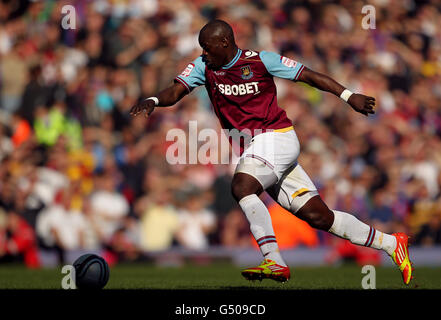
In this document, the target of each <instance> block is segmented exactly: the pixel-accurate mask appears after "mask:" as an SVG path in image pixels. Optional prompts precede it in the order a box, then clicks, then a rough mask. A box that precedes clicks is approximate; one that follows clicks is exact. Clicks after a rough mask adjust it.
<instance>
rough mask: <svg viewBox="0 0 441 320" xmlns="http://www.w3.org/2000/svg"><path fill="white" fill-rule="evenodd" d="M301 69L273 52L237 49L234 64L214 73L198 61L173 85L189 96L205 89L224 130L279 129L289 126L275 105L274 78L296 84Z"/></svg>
mask: <svg viewBox="0 0 441 320" xmlns="http://www.w3.org/2000/svg"><path fill="white" fill-rule="evenodd" d="M303 68H304V66H303V65H302V64H301V63H300V62H297V61H294V60H292V59H289V58H287V57H284V56H281V55H279V54H277V53H274V52H267V51H261V52H256V51H251V50H241V49H238V50H237V53H236V56H235V57H234V58H233V60H231V62H230V63H228V64H227V65H225V66H223V67H222V68H221V69H219V70H216V71H214V70H210V69H208V68H207V67H206V66H205V63H204V62H203V61H202V57H201V56H200V57H198V58H197V59H195V60H194V61H193V62H192V63H190V64H189V65H188V66H187V68H186V69H185V70H184V71H183V72H182V73H181V74H180V75H179V76H177V77H176V78H175V81H176V82H179V83H181V84H182V85H184V86H185V87H186V88H187V90H188V91H189V92H191V91H192V90H193V89H194V88H196V87H197V86H200V85H205V87H206V88H207V92H208V95H209V97H210V100H211V103H212V104H213V109H214V111H215V113H216V115H217V116H218V118H219V120H220V122H221V125H222V127H223V128H224V129H238V130H244V129H249V130H252V131H253V130H259V129H264V130H267V129H282V128H285V127H289V126H291V125H292V123H291V121H290V120H289V119H288V118H287V116H286V113H285V111H284V110H283V109H281V108H280V107H279V106H278V104H277V91H276V86H275V84H274V80H273V77H279V78H283V79H288V80H293V81H296V80H297V79H298V78H299V76H300V74H301V72H302V70H303Z"/></svg>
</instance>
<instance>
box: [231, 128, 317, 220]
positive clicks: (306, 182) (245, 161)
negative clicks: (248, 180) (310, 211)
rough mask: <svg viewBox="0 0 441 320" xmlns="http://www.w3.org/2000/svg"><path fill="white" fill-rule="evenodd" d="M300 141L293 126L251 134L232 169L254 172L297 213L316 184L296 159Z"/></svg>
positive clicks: (313, 190) (314, 189)
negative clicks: (248, 141) (235, 165)
mask: <svg viewBox="0 0 441 320" xmlns="http://www.w3.org/2000/svg"><path fill="white" fill-rule="evenodd" d="M299 154H300V143H299V140H298V138H297V135H296V133H295V131H294V129H293V128H292V127H289V128H286V129H279V130H274V131H272V132H265V133H261V134H258V135H256V136H254V137H253V138H252V139H251V141H250V143H249V144H248V146H246V148H245V150H244V152H243V153H242V155H241V157H240V159H239V163H238V165H237V167H236V171H235V173H238V172H242V173H246V174H249V175H251V176H253V177H254V178H255V179H256V180H257V181H259V182H260V184H261V185H262V188H263V189H264V190H266V191H267V192H268V194H269V195H270V196H271V197H272V198H273V199H274V200H275V201H276V202H277V203H279V204H280V205H281V206H282V207H283V208H285V209H286V210H288V211H290V212H292V213H296V212H297V211H298V210H299V209H300V208H301V207H302V206H303V205H304V204H305V203H306V202H307V201H308V200H309V199H311V198H312V197H313V196H316V195H318V192H317V188H316V187H315V185H314V183H313V182H312V181H311V179H310V178H309V176H308V175H307V174H306V172H305V171H304V170H303V168H302V167H301V166H300V164H298V163H297V158H298V156H299Z"/></svg>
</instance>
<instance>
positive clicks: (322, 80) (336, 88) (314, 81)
mask: <svg viewBox="0 0 441 320" xmlns="http://www.w3.org/2000/svg"><path fill="white" fill-rule="evenodd" d="M296 81H302V82H304V83H307V84H309V85H310V86H312V87H314V88H317V89H320V90H323V91H327V92H330V93H333V94H335V95H336V96H337V97H341V94H342V93H343V91H345V90H346V88H345V87H343V86H342V85H341V84H339V83H338V82H337V81H335V80H334V79H332V78H331V77H329V76H327V75H324V74H321V73H319V72H315V71H313V70H311V69H308V68H307V67H304V68H303V70H302V71H301V73H300V75H299V76H298V78H297V79H296ZM347 92H348V91H346V92H345V93H344V95H345V94H346V93H347ZM348 93H349V94H350V96H349V99H347V103H348V104H349V105H350V106H351V107H352V108H353V109H354V110H355V111H357V112H360V113H362V114H364V115H365V116H367V115H368V114H369V113H371V114H373V113H375V110H374V107H375V98H373V97H369V96H365V95H363V94H359V93H352V94H351V93H350V92H348ZM344 95H343V97H344ZM343 97H342V98H343Z"/></svg>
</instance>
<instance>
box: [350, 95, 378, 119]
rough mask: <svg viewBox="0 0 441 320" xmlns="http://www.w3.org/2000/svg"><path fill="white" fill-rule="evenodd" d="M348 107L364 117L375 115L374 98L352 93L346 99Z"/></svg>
mask: <svg viewBox="0 0 441 320" xmlns="http://www.w3.org/2000/svg"><path fill="white" fill-rule="evenodd" d="M348 103H349V105H350V106H351V107H352V108H353V109H354V110H355V111H357V112H360V113H361V114H364V115H365V116H367V115H369V114H370V113H371V114H374V113H375V98H373V97H368V96H365V95H363V94H358V93H353V94H352V95H351V96H350V97H349V99H348Z"/></svg>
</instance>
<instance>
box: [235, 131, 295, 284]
mask: <svg viewBox="0 0 441 320" xmlns="http://www.w3.org/2000/svg"><path fill="white" fill-rule="evenodd" d="M286 135H289V136H294V135H293V134H275V133H272V132H267V133H262V134H259V135H257V136H255V137H254V138H253V139H252V140H251V143H250V145H249V146H248V147H247V148H246V150H245V151H244V152H243V154H242V155H241V158H240V162H239V164H238V165H237V168H236V172H235V175H234V177H233V182H232V193H233V196H234V197H235V198H236V200H237V201H238V203H239V205H240V207H241V208H242V210H243V211H244V212H245V215H246V217H247V219H248V221H249V223H250V229H251V232H252V234H253V236H254V238H255V239H256V241H257V244H258V245H259V247H260V250H261V252H262V255H263V256H264V258H265V259H264V261H263V262H262V264H261V265H259V266H258V267H255V268H248V269H246V270H244V271H243V272H242V275H243V276H244V277H245V278H247V279H262V278H270V279H273V280H277V281H282V282H283V281H286V280H288V279H289V278H290V271H289V268H288V267H287V265H286V263H285V261H284V260H283V258H282V256H281V254H280V252H279V247H278V244H277V240H276V236H275V234H274V230H273V226H272V221H271V216H270V214H269V211H268V209H267V207H266V206H265V204H264V203H263V202H262V200H260V198H259V197H258V195H259V194H260V193H261V192H263V190H265V189H266V188H268V187H270V186H272V185H274V184H275V183H277V181H278V179H279V176H278V175H277V173H278V171H277V169H278V168H279V166H278V165H277V164H278V162H277V161H275V159H276V157H275V155H276V154H279V153H280V151H281V153H282V155H283V156H285V157H286V158H288V160H287V161H288V162H293V161H294V160H295V159H296V158H297V156H298V148H297V151H296V149H295V148H291V150H287V148H283V147H282V146H281V145H282V141H280V140H279V138H280V137H281V136H286ZM277 145H279V147H277ZM276 151H277V152H276Z"/></svg>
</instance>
